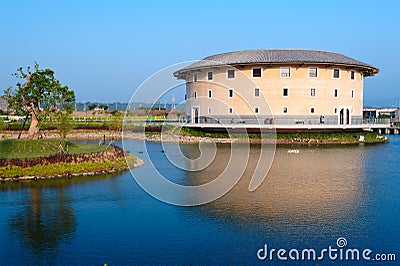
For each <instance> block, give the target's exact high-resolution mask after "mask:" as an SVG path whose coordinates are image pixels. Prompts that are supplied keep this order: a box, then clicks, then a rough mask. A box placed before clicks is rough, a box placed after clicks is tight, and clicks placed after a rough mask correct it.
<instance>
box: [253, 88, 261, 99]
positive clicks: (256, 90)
mask: <svg viewBox="0 0 400 266" xmlns="http://www.w3.org/2000/svg"><path fill="white" fill-rule="evenodd" d="M254 97H260V88H254Z"/></svg>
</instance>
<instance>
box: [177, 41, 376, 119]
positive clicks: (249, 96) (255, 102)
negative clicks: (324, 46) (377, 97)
mask: <svg viewBox="0 0 400 266" xmlns="http://www.w3.org/2000/svg"><path fill="white" fill-rule="evenodd" d="M378 72H379V69H378V68H376V67H374V66H371V65H369V64H366V63H363V62H360V61H358V60H355V59H352V58H350V57H347V56H345V55H342V54H339V53H334V52H327V51H315V50H293V49H279V50H277V49H267V50H248V51H238V52H229V53H223V54H218V55H213V56H209V57H206V58H205V59H204V60H202V61H199V62H196V63H194V64H192V65H189V66H187V67H185V68H183V69H180V70H179V71H177V72H175V73H174V76H175V77H177V78H180V79H184V80H186V116H187V119H188V121H189V123H193V124H202V123H213V124H215V123H224V124H226V123H243V124H254V123H260V121H262V123H263V124H276V125H315V124H318V125H357V124H362V118H363V117H362V115H363V87H364V78H365V77H369V76H373V75H375V74H377V73H378ZM238 117H240V118H238Z"/></svg>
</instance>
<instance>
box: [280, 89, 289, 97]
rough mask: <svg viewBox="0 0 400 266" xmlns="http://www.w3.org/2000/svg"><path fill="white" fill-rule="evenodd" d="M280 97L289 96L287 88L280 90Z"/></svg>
mask: <svg viewBox="0 0 400 266" xmlns="http://www.w3.org/2000/svg"><path fill="white" fill-rule="evenodd" d="M282 96H283V97H288V96H289V89H288V88H283V89H282Z"/></svg>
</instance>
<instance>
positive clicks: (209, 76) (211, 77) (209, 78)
mask: <svg viewBox="0 0 400 266" xmlns="http://www.w3.org/2000/svg"><path fill="white" fill-rule="evenodd" d="M207 80H213V73H212V72H211V71H210V72H207Z"/></svg>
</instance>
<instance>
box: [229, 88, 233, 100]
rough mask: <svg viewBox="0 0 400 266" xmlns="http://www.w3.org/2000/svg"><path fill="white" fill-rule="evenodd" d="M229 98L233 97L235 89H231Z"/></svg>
mask: <svg viewBox="0 0 400 266" xmlns="http://www.w3.org/2000/svg"><path fill="white" fill-rule="evenodd" d="M229 98H233V89H229Z"/></svg>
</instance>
